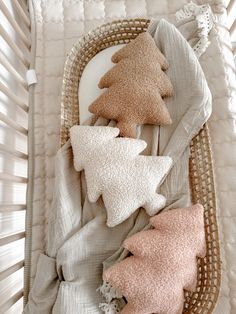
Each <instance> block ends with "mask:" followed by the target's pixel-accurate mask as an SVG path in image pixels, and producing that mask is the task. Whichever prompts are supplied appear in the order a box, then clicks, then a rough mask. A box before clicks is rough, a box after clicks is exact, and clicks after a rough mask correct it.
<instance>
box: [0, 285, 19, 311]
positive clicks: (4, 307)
mask: <svg viewBox="0 0 236 314" xmlns="http://www.w3.org/2000/svg"><path fill="white" fill-rule="evenodd" d="M23 295H24V292H23V289H21V290H20V291H18V292H17V293H15V294H14V295H13V296H12V297H11V298H10V299H8V300H7V301H6V302H5V303H3V304H2V305H1V311H2V312H1V313H5V312H6V311H7V310H9V309H10V308H11V307H12V306H13V305H14V304H15V303H16V302H17V301H18V300H20V299H21V298H22V297H23Z"/></svg>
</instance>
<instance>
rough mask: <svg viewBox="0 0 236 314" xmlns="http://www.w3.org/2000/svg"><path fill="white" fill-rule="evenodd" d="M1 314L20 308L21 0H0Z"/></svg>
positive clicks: (25, 27) (24, 108)
mask: <svg viewBox="0 0 236 314" xmlns="http://www.w3.org/2000/svg"><path fill="white" fill-rule="evenodd" d="M0 21H1V22H0V35H1V37H0V313H8V314H10V313H21V312H22V307H23V292H24V289H23V270H24V239H25V212H26V186H27V159H28V156H27V135H28V131H27V128H28V126H27V125H28V113H27V112H28V85H27V82H26V79H25V74H26V71H27V70H28V68H29V64H30V45H31V40H30V19H29V13H28V9H27V5H26V2H25V1H24V0H0Z"/></svg>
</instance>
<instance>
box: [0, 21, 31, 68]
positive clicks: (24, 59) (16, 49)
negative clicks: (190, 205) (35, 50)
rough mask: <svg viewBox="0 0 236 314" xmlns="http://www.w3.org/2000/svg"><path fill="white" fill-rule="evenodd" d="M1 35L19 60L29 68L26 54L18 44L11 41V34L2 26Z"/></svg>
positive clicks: (0, 26) (0, 27) (0, 28)
mask: <svg viewBox="0 0 236 314" xmlns="http://www.w3.org/2000/svg"><path fill="white" fill-rule="evenodd" d="M0 34H1V35H2V37H3V39H4V40H5V41H6V43H7V44H8V45H9V47H11V49H12V50H13V51H14V53H15V54H16V56H17V57H18V58H19V60H20V61H21V62H22V63H23V64H24V65H25V66H26V68H28V67H29V64H30V62H29V58H27V57H26V55H25V53H24V52H23V51H22V50H21V49H20V48H19V47H18V46H17V44H16V43H15V42H14V41H13V40H12V39H11V37H10V36H9V34H8V33H7V32H6V31H5V29H4V28H3V26H2V25H1V24H0Z"/></svg>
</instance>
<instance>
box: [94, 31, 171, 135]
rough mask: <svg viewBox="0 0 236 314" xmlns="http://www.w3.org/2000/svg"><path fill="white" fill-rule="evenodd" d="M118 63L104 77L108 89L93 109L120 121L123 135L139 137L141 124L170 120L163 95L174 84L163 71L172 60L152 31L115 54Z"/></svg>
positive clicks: (114, 59) (164, 122) (101, 83)
mask: <svg viewBox="0 0 236 314" xmlns="http://www.w3.org/2000/svg"><path fill="white" fill-rule="evenodd" d="M112 61H113V62H114V63H117V64H116V65H115V66H114V67H113V68H112V69H111V70H109V71H108V72H107V73H106V74H105V75H104V76H103V77H102V78H101V80H100V82H99V85H98V86H99V87H100V88H107V90H106V91H105V92H104V93H103V94H102V95H101V96H100V97H98V98H97V99H96V100H95V101H94V102H93V103H92V104H91V105H90V106H89V111H90V112H92V113H94V114H96V115H99V116H102V117H105V118H107V119H113V120H116V121H117V127H118V128H119V129H120V135H121V136H127V137H135V136H136V127H137V125H140V124H154V125H165V124H170V123H171V122H172V121H171V117H170V115H169V112H168V110H167V107H166V105H165V102H164V100H163V99H162V98H163V97H168V96H171V95H172V93H173V87H172V85H171V82H170V80H169V78H168V77H167V75H166V74H165V73H164V72H163V71H164V70H166V69H167V68H168V63H167V60H166V59H165V57H164V56H163V54H162V53H161V52H160V50H159V49H158V48H157V46H156V44H155V42H154V40H153V38H152V36H151V35H150V34H149V33H142V34H140V35H139V36H137V37H136V38H135V39H134V40H133V41H132V42H130V43H129V44H127V45H126V46H125V47H123V48H122V49H120V50H119V51H117V52H116V53H115V54H114V55H113V56H112Z"/></svg>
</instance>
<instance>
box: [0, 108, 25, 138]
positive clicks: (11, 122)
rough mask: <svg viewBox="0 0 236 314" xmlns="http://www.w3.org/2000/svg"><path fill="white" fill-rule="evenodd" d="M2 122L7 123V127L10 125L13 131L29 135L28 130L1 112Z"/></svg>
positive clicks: (0, 118)
mask: <svg viewBox="0 0 236 314" xmlns="http://www.w3.org/2000/svg"><path fill="white" fill-rule="evenodd" d="M0 120H1V121H2V122H4V123H6V124H7V125H9V126H10V127H12V128H13V129H15V130H16V131H18V132H20V133H22V134H24V135H27V134H28V130H26V128H24V127H23V126H21V125H20V124H18V123H17V122H15V121H14V120H12V119H10V118H9V117H8V116H6V115H5V114H3V113H1V112H0Z"/></svg>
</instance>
